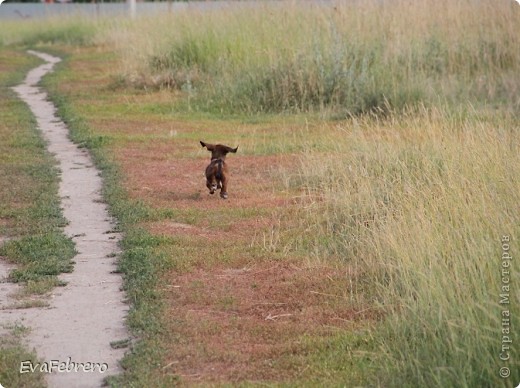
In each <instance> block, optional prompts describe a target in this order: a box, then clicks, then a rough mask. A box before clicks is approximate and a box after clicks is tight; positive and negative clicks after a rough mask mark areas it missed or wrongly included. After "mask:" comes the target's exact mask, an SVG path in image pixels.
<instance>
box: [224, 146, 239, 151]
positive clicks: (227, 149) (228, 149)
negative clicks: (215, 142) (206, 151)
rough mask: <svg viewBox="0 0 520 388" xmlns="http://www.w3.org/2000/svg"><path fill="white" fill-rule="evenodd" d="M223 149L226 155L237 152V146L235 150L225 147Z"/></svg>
mask: <svg viewBox="0 0 520 388" xmlns="http://www.w3.org/2000/svg"><path fill="white" fill-rule="evenodd" d="M224 149H225V150H226V153H227V152H233V153H236V152H237V150H238V146H237V148H231V147H228V146H225V148H224Z"/></svg>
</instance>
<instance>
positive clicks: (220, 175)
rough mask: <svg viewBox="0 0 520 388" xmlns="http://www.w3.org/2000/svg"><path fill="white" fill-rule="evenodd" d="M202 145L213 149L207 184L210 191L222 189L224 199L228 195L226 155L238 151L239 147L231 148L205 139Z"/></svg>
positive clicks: (207, 168)
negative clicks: (206, 141) (209, 142)
mask: <svg viewBox="0 0 520 388" xmlns="http://www.w3.org/2000/svg"><path fill="white" fill-rule="evenodd" d="M200 144H201V145H202V147H206V148H207V149H208V151H211V162H210V163H209V165H208V166H207V167H206V186H207V188H208V189H209V193H210V194H213V193H215V191H216V190H217V189H220V196H221V197H222V198H224V199H226V198H227V197H228V194H227V181H228V179H227V166H226V162H225V159H226V155H227V154H228V152H233V153H235V152H237V150H238V147H236V148H231V147H228V146H225V145H222V144H216V145H215V144H208V143H204V142H203V141H201V142H200Z"/></svg>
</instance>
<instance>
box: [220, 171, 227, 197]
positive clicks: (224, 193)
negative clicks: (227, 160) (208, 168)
mask: <svg viewBox="0 0 520 388" xmlns="http://www.w3.org/2000/svg"><path fill="white" fill-rule="evenodd" d="M220 183H222V188H221V189H220V196H221V197H222V198H224V199H227V197H228V194H227V179H226V176H225V175H224V176H222V179H221V181H220Z"/></svg>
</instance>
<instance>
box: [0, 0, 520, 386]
mask: <svg viewBox="0 0 520 388" xmlns="http://www.w3.org/2000/svg"><path fill="white" fill-rule="evenodd" d="M519 18H520V8H519V7H517V5H516V4H515V3H514V2H506V1H504V2H500V3H496V2H482V1H461V2H456V3H455V2H448V1H440V2H421V3H420V4H419V3H412V4H410V3H406V4H405V3H404V2H397V3H396V4H395V6H393V7H389V6H387V5H385V4H384V3H379V2H374V3H371V2H370V3H361V4H357V3H355V4H350V5H346V4H345V3H341V4H340V3H338V5H337V6H335V7H332V6H331V7H329V6H317V5H306V6H297V5H296V4H295V3H290V4H276V5H273V4H271V5H266V4H263V5H260V6H258V7H257V8H250V7H238V6H237V7H233V8H229V9H228V8H226V9H223V10H218V11H211V12H210V11H207V12H194V11H186V12H180V13H177V14H172V15H163V16H161V17H157V18H140V19H137V20H136V21H128V20H122V19H121V20H112V21H108V20H100V21H97V22H90V21H87V20H80V21H75V22H70V21H49V22H48V24H47V26H48V27H47V28H48V33H47V34H43V35H39V34H38V33H37V31H38V30H39V29H40V28H41V25H38V24H35V23H34V22H28V23H18V24H17V25H16V26H14V25H12V26H10V27H9V28H6V30H4V31H3V32H2V33H1V34H0V38H1V39H2V41H3V42H4V45H5V46H6V47H5V48H3V49H1V50H3V51H5V50H14V49H15V48H16V49H17V50H21V49H22V48H24V47H27V46H31V47H32V46H34V45H43V47H45V48H47V49H49V48H50V49H51V50H53V51H56V52H59V53H61V55H62V56H64V57H65V61H64V62H63V63H62V64H61V65H60V67H59V70H58V71H57V72H56V73H55V74H53V75H52V76H50V77H48V78H47V79H46V81H45V86H46V87H47V88H49V90H50V91H51V96H52V98H53V100H54V101H55V103H56V104H57V105H58V106H59V110H60V112H59V113H60V115H61V116H62V117H63V118H64V119H65V121H66V122H67V123H68V124H69V126H70V127H71V130H72V137H73V139H74V140H75V141H76V142H77V143H79V144H82V145H84V146H85V147H88V148H89V149H90V150H91V152H92V153H93V155H94V157H95V160H96V163H97V164H98V166H99V167H100V168H101V169H102V171H103V175H104V178H105V198H106V200H107V202H108V203H109V205H110V209H111V212H112V213H113V215H114V216H115V217H116V218H117V219H118V220H119V228H120V229H121V230H122V231H123V232H124V236H125V237H124V240H123V242H122V247H123V252H124V253H123V256H122V258H121V262H120V270H121V271H122V273H123V274H124V277H125V289H126V292H127V294H128V297H129V300H130V302H131V303H132V309H131V313H130V316H129V319H128V322H129V325H130V327H131V329H132V330H133V333H134V335H135V337H136V338H137V339H138V341H136V343H135V344H134V346H133V347H132V352H131V353H130V354H129V355H128V356H127V357H126V358H125V360H124V366H125V373H124V374H123V375H122V376H120V377H118V378H116V379H113V380H112V381H111V384H112V385H114V386H169V385H171V384H176V383H179V384H185V385H211V384H214V385H229V384H233V385H235V384H243V385H261V384H272V385H288V386H406V387H408V386H409V387H416V386H437V387H450V386H467V387H474V386H516V384H517V382H518V381H520V358H519V357H520V355H519V353H518V350H517V349H516V347H515V345H514V343H513V345H511V349H510V350H509V355H510V358H509V360H507V361H502V360H501V359H500V352H501V348H502V345H503V344H504V342H503V341H504V336H505V337H508V336H510V337H513V338H514V333H517V332H518V330H517V329H516V325H515V320H514V319H513V318H511V320H510V321H505V320H504V318H507V317H504V316H503V314H504V312H503V311H506V310H507V311H508V314H510V316H511V317H515V316H517V315H518V314H520V311H519V309H518V306H519V300H518V295H519V294H518V292H517V291H515V290H514V289H513V288H514V284H518V282H519V281H520V276H519V273H518V271H517V270H516V267H515V264H514V260H513V261H512V262H511V264H510V267H509V266H507V265H509V264H508V263H509V262H508V261H507V260H503V259H502V257H503V256H502V255H503V254H504V253H505V252H510V253H511V254H512V255H513V257H514V256H515V254H516V252H518V251H519V250H520V244H519V242H518V236H519V235H520V230H519V225H520V222H519V221H520V220H519V218H520V217H519V214H520V211H519V210H520V209H519V205H518V204H519V203H520V184H519V183H518V179H517V177H518V175H519V172H520V156H519V155H518V149H519V145H520V144H519V143H520V135H519V129H520V128H519V124H518V123H519V113H520V111H519V109H520V105H519V104H520V100H519V99H518V95H519V93H518V92H519V90H520V71H519V70H520V38H519V37H518V34H517V33H516V30H515V26H518V25H519V23H518V22H519ZM74 26H79V27H78V28H76V27H74ZM18 52H21V51H18ZM19 55H20V56H22V54H19ZM198 140H206V141H209V142H223V143H226V144H228V145H230V146H233V147H235V146H237V145H238V146H239V152H238V153H237V154H236V155H231V156H230V157H229V158H228V161H229V164H230V168H231V171H232V181H231V188H230V190H229V193H230V199H229V200H228V201H221V200H219V199H218V198H213V197H210V196H209V195H208V194H207V192H206V191H205V187H204V179H203V177H202V172H203V170H204V167H205V164H206V163H207V161H208V156H209V155H206V153H205V152H204V150H203V149H201V148H200V146H199V145H198ZM11 148H12V147H11ZM40 180H41V179H39V181H40ZM11 201H12V200H11ZM506 240H507V241H506ZM508 269H510V271H509V272H508V273H505V272H503V270H506V271H507V270H508ZM504 274H506V275H507V276H505V275H504ZM506 285H507V286H508V287H509V286H510V289H509V288H507V287H506V288H503V287H504V286H506ZM506 291H507V292H506ZM505 293H507V294H508V295H509V293H510V304H508V305H504V304H500V300H501V298H502V297H500V296H499V295H500V294H505ZM506 323H507V324H506ZM501 367H508V368H510V371H511V376H510V377H509V378H507V379H504V378H502V377H501V376H500V375H499V370H500V368H501Z"/></svg>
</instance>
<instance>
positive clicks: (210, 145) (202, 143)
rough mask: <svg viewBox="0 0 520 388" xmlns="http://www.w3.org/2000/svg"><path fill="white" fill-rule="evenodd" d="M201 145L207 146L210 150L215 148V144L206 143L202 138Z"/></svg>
mask: <svg viewBox="0 0 520 388" xmlns="http://www.w3.org/2000/svg"><path fill="white" fill-rule="evenodd" d="M200 145H201V146H203V147H206V148H207V149H208V151H213V150H214V149H215V145H213V144H208V143H204V142H203V141H202V140H200Z"/></svg>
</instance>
